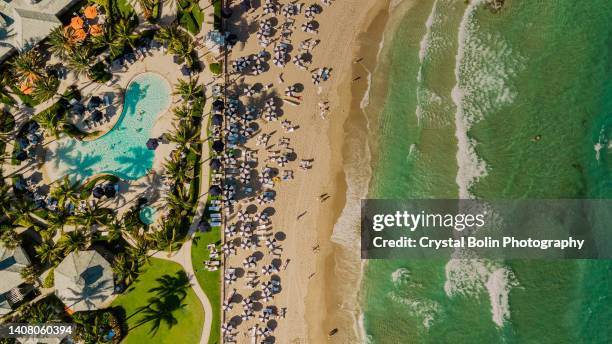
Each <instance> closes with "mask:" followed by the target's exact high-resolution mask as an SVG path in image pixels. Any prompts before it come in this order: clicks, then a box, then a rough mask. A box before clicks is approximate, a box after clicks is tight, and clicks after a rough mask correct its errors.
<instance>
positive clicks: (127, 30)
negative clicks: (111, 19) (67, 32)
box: [113, 19, 138, 49]
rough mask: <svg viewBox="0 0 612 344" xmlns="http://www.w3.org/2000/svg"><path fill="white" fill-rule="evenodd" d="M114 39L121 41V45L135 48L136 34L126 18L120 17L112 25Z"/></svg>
mask: <svg viewBox="0 0 612 344" xmlns="http://www.w3.org/2000/svg"><path fill="white" fill-rule="evenodd" d="M113 30H114V34H115V39H116V40H117V41H118V42H121V45H122V46H124V45H126V44H127V45H129V46H130V47H131V48H132V49H136V40H137V39H138V35H136V34H134V33H133V31H134V29H133V26H132V25H131V24H130V21H129V20H127V19H121V20H119V22H117V23H116V24H115V25H114V26H113Z"/></svg>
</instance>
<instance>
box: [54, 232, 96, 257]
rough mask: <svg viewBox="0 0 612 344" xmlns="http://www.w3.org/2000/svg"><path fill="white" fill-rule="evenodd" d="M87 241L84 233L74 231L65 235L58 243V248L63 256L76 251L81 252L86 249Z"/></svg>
mask: <svg viewBox="0 0 612 344" xmlns="http://www.w3.org/2000/svg"><path fill="white" fill-rule="evenodd" d="M88 243H89V239H88V238H87V235H86V234H85V232H84V231H82V230H80V229H75V230H73V231H72V232H68V233H65V234H64V235H62V237H61V238H60V240H59V241H58V247H59V248H61V249H62V251H63V252H64V254H68V253H71V252H76V251H83V250H85V249H86V248H87V245H88Z"/></svg>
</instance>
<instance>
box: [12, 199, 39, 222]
mask: <svg viewBox="0 0 612 344" xmlns="http://www.w3.org/2000/svg"><path fill="white" fill-rule="evenodd" d="M13 205H14V209H13V212H12V213H11V215H10V218H11V219H12V220H13V224H14V225H18V226H21V227H24V228H30V227H32V226H34V225H35V224H36V223H38V218H37V217H36V215H35V214H34V211H36V209H37V207H36V205H35V204H34V203H33V202H30V201H28V200H26V199H24V198H18V199H17V200H16V201H15V200H14V201H13Z"/></svg>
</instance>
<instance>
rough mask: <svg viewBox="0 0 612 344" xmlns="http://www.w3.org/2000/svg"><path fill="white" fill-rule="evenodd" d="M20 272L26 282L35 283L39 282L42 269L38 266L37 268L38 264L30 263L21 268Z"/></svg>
mask: <svg viewBox="0 0 612 344" xmlns="http://www.w3.org/2000/svg"><path fill="white" fill-rule="evenodd" d="M19 274H20V275H21V278H23V280H24V281H26V283H30V284H34V283H36V282H38V276H39V275H40V271H39V269H38V268H36V266H34V265H29V266H26V267H25V268H23V269H21V271H20V272H19Z"/></svg>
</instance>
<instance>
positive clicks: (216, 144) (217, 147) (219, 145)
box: [212, 140, 225, 152]
mask: <svg viewBox="0 0 612 344" xmlns="http://www.w3.org/2000/svg"><path fill="white" fill-rule="evenodd" d="M224 147H225V145H224V144H223V141H220V140H216V141H215V142H213V144H212V149H213V150H214V151H215V152H223V148H224Z"/></svg>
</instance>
